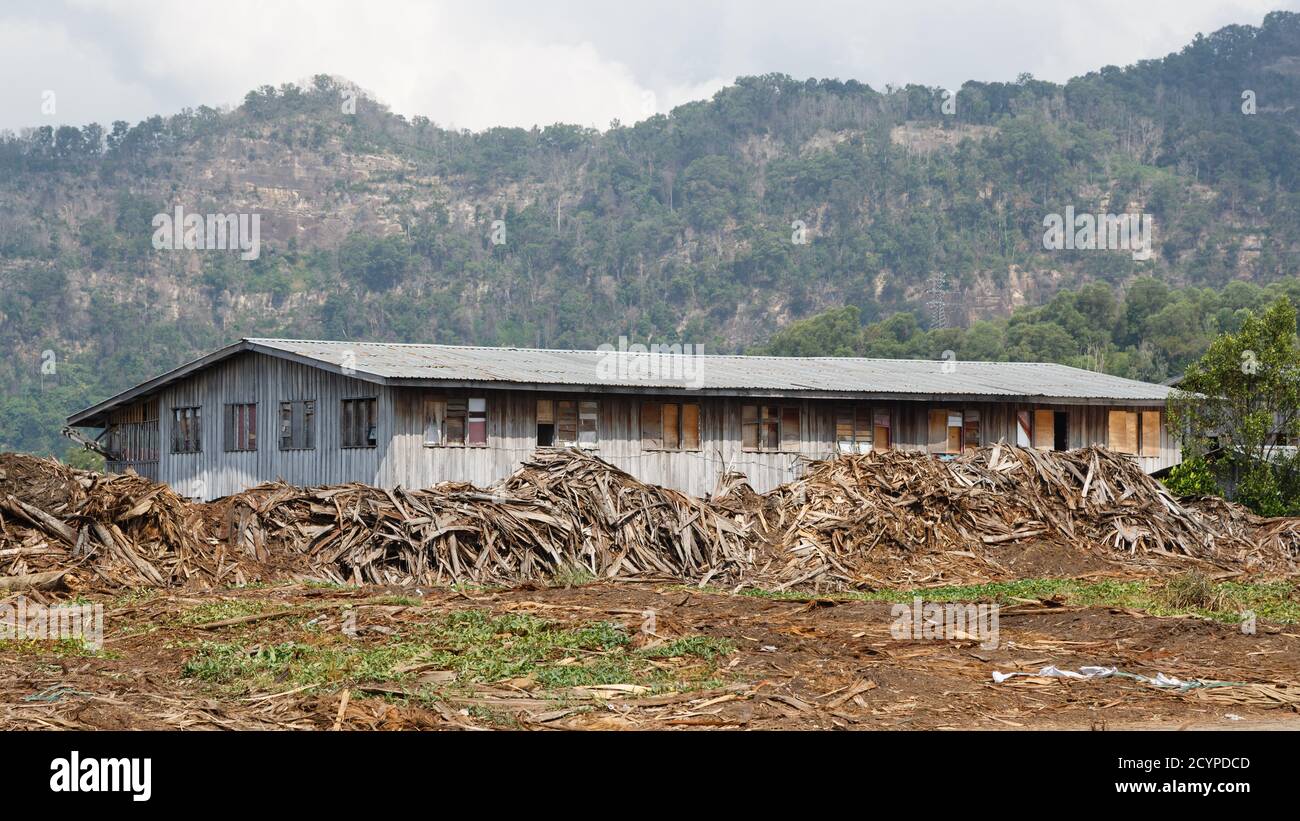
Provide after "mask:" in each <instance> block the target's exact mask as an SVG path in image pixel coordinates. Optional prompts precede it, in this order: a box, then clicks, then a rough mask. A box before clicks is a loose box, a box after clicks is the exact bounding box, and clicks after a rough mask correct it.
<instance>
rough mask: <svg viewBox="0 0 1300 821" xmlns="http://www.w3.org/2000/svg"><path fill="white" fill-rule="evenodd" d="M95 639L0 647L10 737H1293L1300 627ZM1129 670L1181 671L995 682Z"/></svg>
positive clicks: (1051, 617) (1299, 689)
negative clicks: (28, 733)
mask: <svg viewBox="0 0 1300 821" xmlns="http://www.w3.org/2000/svg"><path fill="white" fill-rule="evenodd" d="M83 600H85V601H92V602H99V603H102V604H104V606H105V616H104V618H105V635H104V644H103V647H102V649H101V650H99V651H97V652H91V651H88V650H86V649H84V648H81V647H77V646H68V645H67V644H66V643H49V642H16V641H10V642H4V643H0V728H3V729H41V728H87V729H90V728H102V729H127V728H131V729H271V728H286V729H289V728H296V729H331V728H337V729H505V728H511V729H530V730H532V729H645V730H667V729H708V728H725V729H817V728H821V729H834V728H840V729H1019V728H1041V729H1045V728H1075V729H1117V728H1129V727H1131V728H1154V727H1159V728H1192V727H1195V728H1222V729H1240V728H1245V727H1260V728H1270V729H1300V628H1297V627H1296V626H1294V625H1288V624H1282V625H1274V624H1268V623H1264V622H1261V623H1260V624H1259V626H1258V631H1257V633H1256V634H1255V635H1246V634H1243V633H1242V632H1241V630H1239V629H1238V628H1237V627H1235V626H1231V625H1225V624H1220V623H1216V622H1212V621H1207V620H1204V619H1200V618H1196V617H1176V618H1162V617H1156V616H1152V615H1149V614H1147V613H1144V612H1140V611H1136V610H1129V609H1121V608H1106V607H1077V606H1070V605H1068V604H1062V603H1060V602H1058V601H1054V600H1047V601H1041V600H1039V601H1035V600H1024V601H1021V602H1017V603H1015V604H1012V605H1010V606H1004V607H1003V608H1002V609H1001V612H1000V623H999V628H1000V635H999V643H998V646H997V648H996V649H983V648H982V647H981V646H980V642H979V641H977V640H975V639H973V638H972V639H971V640H933V639H930V640H926V639H917V640H911V639H904V640H900V639H896V638H894V637H893V636H892V635H891V633H890V625H891V623H892V622H893V617H892V616H891V612H890V609H891V605H890V604H888V603H883V602H867V601H856V600H855V601H834V600H829V599H821V598H817V597H809V598H807V599H804V600H778V599H773V598H762V597H756V596H747V595H730V594H727V593H722V592H713V591H702V590H697V589H692V588H686V587H683V586H681V585H680V584H674V583H667V582H665V583H663V584H651V583H646V584H628V583H620V584H604V583H590V584H583V585H579V586H576V587H571V588H564V587H545V588H543V587H521V588H515V589H510V590H501V591H483V590H463V591H452V590H446V589H440V590H432V591H431V590H427V589H425V590H416V589H412V588H377V587H365V588H348V587H341V586H321V585H302V584H286V585H280V586H269V587H255V588H249V589H231V590H217V591H210V592H190V591H177V590H153V591H141V592H138V593H133V594H120V593H104V594H86V595H84V596H83ZM1045 665H1056V666H1058V667H1060V668H1063V669H1070V670H1074V669H1078V668H1079V667H1080V666H1084V665H1106V666H1115V667H1118V668H1119V669H1120V670H1122V671H1125V672H1129V673H1136V674H1145V675H1150V676H1154V675H1156V674H1157V673H1165V674H1167V675H1169V676H1175V677H1177V678H1180V679H1183V680H1192V679H1198V680H1213V681H1220V682H1232V683H1233V685H1232V686H1216V687H1199V688H1196V689H1190V690H1186V691H1179V690H1176V689H1161V688H1156V687H1153V686H1151V685H1150V684H1146V683H1143V682H1140V681H1136V680H1132V679H1127V678H1106V679H1099V680H1091V681H1071V680H1062V679H1053V678H1039V677H1017V678H1012V679H1010V680H1008V681H1006V682H1004V683H1001V684H998V683H994V681H993V677H992V674H993V672H994V671H1000V672H1010V671H1037V670H1039V669H1040V668H1041V667H1043V666H1045Z"/></svg>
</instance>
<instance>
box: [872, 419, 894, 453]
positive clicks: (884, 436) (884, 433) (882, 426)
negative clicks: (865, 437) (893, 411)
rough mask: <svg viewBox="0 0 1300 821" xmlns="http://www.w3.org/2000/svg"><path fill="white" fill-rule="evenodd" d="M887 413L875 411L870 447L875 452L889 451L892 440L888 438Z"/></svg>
mask: <svg viewBox="0 0 1300 821" xmlns="http://www.w3.org/2000/svg"><path fill="white" fill-rule="evenodd" d="M889 418H890V417H889V411H887V410H877V411H876V412H875V420H876V424H875V426H874V427H875V430H873V431H872V439H873V441H872V447H874V448H875V449H876V450H889V446H890V444H891V443H892V442H893V439H892V438H891V436H890V426H889Z"/></svg>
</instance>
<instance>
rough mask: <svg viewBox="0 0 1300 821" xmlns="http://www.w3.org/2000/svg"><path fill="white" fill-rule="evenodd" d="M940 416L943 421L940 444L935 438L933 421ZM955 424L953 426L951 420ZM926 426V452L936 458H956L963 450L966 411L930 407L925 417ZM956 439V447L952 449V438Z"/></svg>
mask: <svg viewBox="0 0 1300 821" xmlns="http://www.w3.org/2000/svg"><path fill="white" fill-rule="evenodd" d="M939 414H942V416H943V419H942V422H943V425H942V430H943V440H942V442H940V441H939V440H938V439H937V438H936V437H935V431H936V427H935V419H936V417H937V415H939ZM954 418H955V419H956V420H957V424H956V425H954V424H953V419H954ZM925 420H926V425H925V430H926V437H925V442H926V445H925V447H926V450H927V451H928V452H930V453H932V454H934V455H936V456H957V455H960V454H961V452H962V451H963V450H964V449H965V437H966V411H965V410H964V409H954V408H949V407H938V408H935V407H931V408H930V409H929V411H928V412H927V413H926V415H925ZM954 436H955V437H956V440H957V447H956V448H955V449H954V448H953V446H952V445H953V437H954Z"/></svg>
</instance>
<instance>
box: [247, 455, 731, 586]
mask: <svg viewBox="0 0 1300 821" xmlns="http://www.w3.org/2000/svg"><path fill="white" fill-rule="evenodd" d="M226 504H227V510H226V513H225V518H226V519H227V521H228V522H229V524H228V526H227V527H226V529H225V534H226V536H227V538H228V539H231V540H233V542H234V543H236V544H241V545H244V546H245V547H246V548H247V549H248V550H250V551H251V552H253V553H254V554H256V555H258V556H259V557H260V558H267V557H268V556H269V553H271V552H275V551H297V552H300V553H302V554H304V555H305V556H308V557H310V559H311V560H312V562H313V564H314V565H315V566H316V567H317V568H319V569H320V571H321V572H322V573H323V574H324V575H326V576H329V577H331V578H334V579H336V580H338V581H344V580H348V581H355V582H368V583H375V584H407V583H412V582H414V583H418V584H449V583H453V582H474V583H478V584H488V583H492V584H502V583H517V582H520V581H530V580H541V579H550V578H554V577H556V576H562V575H570V574H573V573H585V574H587V575H590V576H592V577H599V578H633V577H638V578H645V577H657V578H665V579H685V580H691V581H705V580H708V579H710V578H717V579H722V580H726V581H735V580H736V579H738V578H739V576H740V574H741V573H742V571H743V570H744V569H746V568H747V567H748V566H749V564H750V555H749V552H748V543H747V540H746V539H747V534H746V533H745V532H744V531H743V530H742V529H741V528H740V527H738V526H737V525H736V524H735V522H733V521H732V520H731V519H730V518H728V517H727V516H725V515H723V514H721V513H719V512H717V511H715V510H713V509H712V508H711V507H710V506H709V505H708V504H706V503H705V502H702V501H700V500H698V499H694V498H691V497H689V496H686V495H684V494H681V493H678V492H677V491H674V490H669V489H666V488H661V487H657V486H655V485H647V484H644V483H642V482H638V481H637V480H636V479H633V478H632V477H631V476H630V475H628V474H627V473H625V472H623V471H621V470H619V469H618V468H615V467H614V466H612V465H610V464H608V463H606V462H604V461H602V460H600V459H598V458H595V457H593V456H589V455H585V454H580V453H577V452H573V451H552V452H541V453H539V454H538V455H537V456H536V457H535V458H534V459H532V460H530V461H527V462H525V463H524V464H523V465H522V466H521V467H520V469H519V470H518V471H516V472H515V473H514V474H513V475H511V476H510V477H508V478H507V479H506V480H505V481H503V482H501V483H498V484H497V485H495V486H493V487H492V488H489V489H488V490H479V489H477V488H474V487H473V486H471V485H466V484H460V483H456V484H442V485H437V486H435V487H432V488H428V489H426V490H415V491H408V490H403V489H401V488H398V489H397V490H394V491H391V492H390V491H385V490H380V489H377V488H373V487H368V486H365V485H357V484H350V485H341V486H337V487H322V488H308V489H302V488H294V487H291V486H289V485H264V486H262V487H260V488H255V489H253V490H250V491H248V492H246V493H243V494H239V495H238V496H235V497H232V498H231V499H230V500H228V501H227V503H226ZM268 544H271V545H274V550H272V551H268V548H267V545H268Z"/></svg>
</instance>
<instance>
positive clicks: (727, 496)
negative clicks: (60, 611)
mask: <svg viewBox="0 0 1300 821" xmlns="http://www.w3.org/2000/svg"><path fill="white" fill-rule="evenodd" d="M1026 545H1035V546H1038V547H1046V549H1048V550H1051V551H1056V552H1057V553H1058V554H1059V555H1063V556H1064V555H1075V554H1078V553H1080V552H1091V553H1093V554H1098V555H1102V556H1104V557H1107V559H1108V560H1113V559H1121V560H1123V561H1124V562H1126V563H1133V562H1138V563H1143V562H1147V561H1159V562H1161V563H1165V564H1169V563H1181V564H1183V565H1186V564H1194V565H1201V566H1209V567H1218V568H1224V569H1230V570H1256V569H1258V570H1269V571H1280V572H1295V570H1296V563H1297V561H1300V519H1262V518H1260V517H1257V516H1254V515H1252V514H1251V513H1249V512H1248V511H1246V510H1244V509H1243V508H1241V507H1239V506H1237V505H1233V504H1230V503H1227V502H1223V501H1221V500H1184V501H1180V500H1178V499H1176V498H1174V497H1173V496H1172V495H1170V493H1169V492H1168V491H1167V490H1166V489H1165V488H1164V487H1163V486H1162V485H1161V484H1160V483H1159V482H1157V481H1156V480H1154V479H1152V478H1151V477H1150V476H1147V475H1146V474H1145V473H1143V472H1142V470H1141V469H1140V468H1139V467H1138V466H1137V465H1136V464H1135V463H1134V462H1133V461H1132V460H1130V459H1127V458H1125V457H1124V456H1121V455H1119V454H1115V453H1113V452H1111V451H1108V450H1106V449H1104V448H1095V447H1094V448H1084V449H1081V450H1075V451H1069V452H1063V453H1062V452H1050V451H1039V450H1034V449H1028V448H1018V447H1011V446H1008V445H1006V444H999V445H995V446H993V447H989V448H982V449H979V450H975V451H970V452H967V453H965V454H962V455H960V456H958V457H956V458H954V459H950V460H940V459H936V458H935V457H933V456H931V455H929V454H925V453H913V452H903V451H889V452H884V453H868V454H861V455H856V454H855V455H842V456H837V457H834V458H831V459H827V460H823V461H816V462H811V463H809V464H808V465H807V469H806V471H805V472H804V475H803V476H802V477H801V478H799V479H798V480H796V481H794V482H790V483H788V484H786V485H783V486H781V487H779V488H777V489H776V490H774V491H772V492H771V493H768V494H766V495H761V496H760V495H758V494H756V493H754V491H753V490H752V489H751V488H750V487H749V486H748V484H747V483H746V482H745V481H744V477H743V476H741V475H739V474H728V475H727V476H726V477H724V481H723V482H721V483H720V484H719V487H718V489H717V491H716V492H715V494H714V495H713V497H712V498H710V499H707V500H705V499H697V498H693V497H690V496H687V495H685V494H682V493H679V492H677V491H674V490H670V489H667V488H662V487H658V486H655V485H649V484H645V483H643V482H640V481H638V480H637V479H635V478H634V477H632V476H631V475H629V474H628V473H626V472H624V471H622V470H620V469H618V468H616V467H614V466H613V465H610V464H609V463H607V462H604V461H602V460H601V459H599V458H597V457H595V456H593V455H591V454H588V453H583V452H581V451H577V450H544V451H538V452H537V453H536V454H535V455H534V456H533V457H532V458H531V459H529V460H527V461H525V462H524V463H523V464H522V465H521V466H520V468H519V469H518V470H517V471H516V472H515V473H513V474H512V475H510V476H508V477H506V478H505V479H503V480H502V481H500V482H498V483H496V484H495V485H493V486H491V487H489V488H485V489H480V488H477V487H474V486H472V485H468V484H464V483H444V484H440V485H436V486H434V487H431V488H427V489H423V490H405V489H402V488H398V489H396V490H392V491H388V490H383V489H380V488H375V487H370V486H367V485H360V484H348V485H337V486H328V487H313V488H300V487H294V486H291V485H287V484H283V483H272V484H266V485H262V486H260V487H256V488H253V489H251V490H248V491H245V492H244V493H240V494H237V495H235V496H231V497H228V498H226V499H222V500H218V501H216V502H211V503H207V504H201V503H195V502H192V501H190V500H187V499H185V498H182V497H180V496H177V495H176V494H175V493H174V492H172V491H171V490H170V489H169V488H168V487H166V486H165V485H160V484H157V483H154V482H151V481H149V480H147V479H144V478H142V477H139V476H136V475H134V474H127V475H121V476H102V475H99V474H96V473H90V472H86V471H80V470H74V469H71V468H68V467H65V466H63V465H61V464H59V463H58V462H55V461H53V460H47V459H37V458H34V457H27V456H16V455H12V454H6V455H0V590H4V589H7V590H15V589H21V588H23V587H25V586H26V587H41V586H48V585H49V584H50V583H51V582H57V581H59V579H61V578H62V575H63V574H64V573H65V572H66V571H69V570H73V569H76V570H78V575H79V576H82V577H86V578H87V579H88V580H89V581H92V582H93V581H94V580H96V579H98V580H99V581H100V582H102V583H105V584H109V585H114V586H121V585H126V586H137V585H155V586H162V585H173V584H185V583H189V584H199V585H206V586H212V585H224V584H232V583H240V582H244V581H248V580H252V579H272V578H296V579H304V578H316V579H329V580H333V581H336V582H354V583H369V584H391V585H403V584H412V583H414V584H425V585H435V584H451V583H460V582H472V583H477V584H494V585H496V584H502V585H508V584H517V583H520V582H525V581H548V580H553V579H556V578H580V577H585V576H589V577H594V578H604V579H671V580H680V581H686V582H692V583H698V584H706V583H714V584H725V585H728V586H737V585H759V586H776V587H782V588H789V587H810V588H825V587H832V588H836V587H839V588H843V587H860V586H876V585H879V584H882V583H883V582H882V581H881V579H880V577H879V576H878V575H875V571H876V570H877V569H879V567H881V566H882V563H883V565H884V566H886V567H887V568H888V570H887V575H888V576H889V578H890V580H891V582H890V583H893V582H895V581H897V580H899V579H903V580H911V581H914V582H916V581H926V580H933V579H936V578H937V579H945V578H949V577H950V575H951V574H950V573H949V572H948V570H945V568H951V567H955V566H956V565H957V564H960V563H961V562H967V563H970V564H973V565H977V566H978V567H979V568H981V569H982V570H983V571H984V572H985V573H986V577H992V576H996V575H1012V574H1011V573H1009V572H1008V571H1007V568H1006V567H1004V566H1003V565H1002V564H1001V563H1000V562H1001V561H1003V560H1005V559H1006V556H1007V554H1008V553H1009V552H1013V551H1015V550H1017V549H1022V548H1024V547H1025V546H1026ZM918 568H920V569H924V570H925V572H924V573H922V572H920V571H919V570H918ZM934 568H938V569H937V570H934ZM896 571H897V572H896ZM900 573H901V575H900ZM967 575H970V574H967ZM24 579H25V580H26V581H22V580H24Z"/></svg>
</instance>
